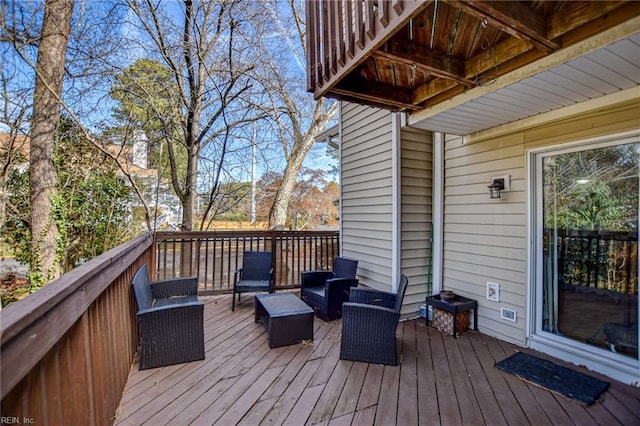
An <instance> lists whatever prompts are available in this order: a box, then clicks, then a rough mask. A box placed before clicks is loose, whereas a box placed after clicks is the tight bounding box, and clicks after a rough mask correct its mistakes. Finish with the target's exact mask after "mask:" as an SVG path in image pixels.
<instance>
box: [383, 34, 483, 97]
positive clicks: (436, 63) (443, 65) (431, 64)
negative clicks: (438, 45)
mask: <svg viewBox="0 0 640 426" xmlns="http://www.w3.org/2000/svg"><path fill="white" fill-rule="evenodd" d="M374 55H376V56H382V57H385V58H387V59H390V60H392V61H397V62H402V63H404V64H406V65H409V66H412V65H414V64H415V65H416V67H418V68H421V69H422V70H424V71H426V72H428V73H430V74H433V75H435V76H437V77H442V78H447V79H449V80H454V81H457V82H458V83H461V84H465V85H468V86H475V82H474V81H473V80H471V79H468V78H466V77H465V66H464V63H463V62H462V61H461V60H460V59H457V58H452V57H448V56H446V55H444V54H441V53H439V52H434V51H433V50H430V49H428V48H427V47H425V46H417V45H415V44H414V43H412V42H409V41H407V42H398V41H391V42H389V43H387V44H386V46H385V47H384V48H383V49H380V50H377V51H376V52H375V53H374Z"/></svg>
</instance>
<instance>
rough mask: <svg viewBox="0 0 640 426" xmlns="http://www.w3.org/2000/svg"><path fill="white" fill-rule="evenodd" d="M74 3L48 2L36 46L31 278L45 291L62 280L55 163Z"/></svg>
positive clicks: (31, 153)
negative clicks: (55, 207)
mask: <svg viewBox="0 0 640 426" xmlns="http://www.w3.org/2000/svg"><path fill="white" fill-rule="evenodd" d="M72 12H73V0H49V1H47V2H46V4H45V10H44V19H43V22H42V34H41V39H40V44H39V46H38V62H37V65H36V84H35V90H34V95H33V98H34V100H33V117H32V122H31V150H30V166H29V167H30V175H29V185H30V197H31V276H32V279H34V280H35V281H36V282H33V281H32V286H34V285H36V286H37V285H44V284H46V283H47V282H49V281H50V280H52V279H55V278H57V277H58V276H59V274H60V270H59V264H58V263H57V262H56V251H57V237H58V229H57V226H56V222H55V218H54V215H53V211H52V203H53V202H54V201H55V198H56V195H57V191H56V168H55V165H54V163H53V147H54V143H53V141H54V131H55V128H56V125H57V123H58V119H59V118H60V96H61V93H62V80H63V75H64V65H65V57H66V52H67V42H68V36H69V31H70V25H71V15H72Z"/></svg>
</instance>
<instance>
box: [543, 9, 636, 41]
mask: <svg viewBox="0 0 640 426" xmlns="http://www.w3.org/2000/svg"><path fill="white" fill-rule="evenodd" d="M624 4H625V2H621V1H587V2H567V3H566V4H565V5H564V7H563V8H562V9H560V11H559V12H557V13H555V14H554V15H552V16H551V17H550V18H549V19H548V22H547V36H548V37H549V38H551V39H554V38H556V37H559V36H561V35H563V34H566V33H568V32H569V31H571V30H573V29H575V28H578V27H579V26H581V25H584V24H587V23H590V22H591V21H594V20H596V19H599V18H600V17H602V16H604V15H606V14H608V13H609V12H611V11H613V10H614V9H617V8H618V7H620V6H623V5H624ZM631 16H633V15H630V16H629V17H631Z"/></svg>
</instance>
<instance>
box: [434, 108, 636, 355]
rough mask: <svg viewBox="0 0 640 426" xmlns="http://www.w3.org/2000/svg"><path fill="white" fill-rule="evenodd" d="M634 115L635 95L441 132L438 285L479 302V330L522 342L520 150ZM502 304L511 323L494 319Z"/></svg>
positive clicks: (616, 126) (618, 125)
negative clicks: (465, 133) (503, 126)
mask: <svg viewBox="0 0 640 426" xmlns="http://www.w3.org/2000/svg"><path fill="white" fill-rule="evenodd" d="M638 117H640V100H638V99H636V100H634V101H631V102H625V103H622V104H613V105H609V106H606V107H603V108H599V109H598V110H594V111H583V112H581V113H579V114H577V115H573V116H571V117H565V118H561V119H555V120H551V121H547V122H544V121H538V122H536V123H535V124H531V123H530V122H528V124H529V125H528V126H527V127H526V128H525V127H521V128H519V129H518V128H517V127H518V126H512V125H511V126H509V129H510V130H509V132H508V133H504V134H499V133H497V132H495V131H492V133H491V134H492V136H490V137H488V138H483V137H482V134H480V135H477V136H474V137H473V138H465V139H463V138H462V137H458V136H451V135H447V136H446V138H445V148H444V149H445V153H444V156H445V166H444V167H445V180H444V182H445V190H444V245H443V259H444V260H443V288H445V289H452V290H454V291H456V293H459V294H461V295H464V296H467V297H471V298H473V299H476V300H478V304H479V308H478V328H479V330H480V331H481V332H483V333H485V334H489V335H493V336H496V337H498V338H500V339H503V340H506V341H509V342H513V343H516V344H520V345H525V344H526V318H527V294H528V288H527V260H528V258H527V256H528V252H527V223H528V222H527V220H528V219H527V218H528V209H529V202H528V194H527V183H528V176H527V173H528V168H527V151H528V150H530V149H535V148H540V147H544V146H551V145H560V144H564V143H570V142H574V141H580V140H582V139H587V138H591V137H597V136H602V135H608V134H614V133H618V132H623V131H627V130H634V129H638V128H639V125H640V119H639V118H638ZM469 139H470V140H469ZM501 175H510V176H511V190H510V191H509V192H505V193H503V194H502V198H500V199H490V198H489V192H488V188H487V186H488V185H489V183H490V182H491V178H492V177H495V176H501ZM487 281H490V282H495V283H499V284H500V302H492V301H488V300H487V299H486V282H487ZM501 307H507V308H511V309H514V310H516V312H517V322H516V323H513V322H510V321H505V320H501V319H500V308H501Z"/></svg>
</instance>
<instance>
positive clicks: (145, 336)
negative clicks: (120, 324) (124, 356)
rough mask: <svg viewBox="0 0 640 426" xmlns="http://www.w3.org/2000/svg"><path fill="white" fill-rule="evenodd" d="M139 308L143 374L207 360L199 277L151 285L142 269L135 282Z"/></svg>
mask: <svg viewBox="0 0 640 426" xmlns="http://www.w3.org/2000/svg"><path fill="white" fill-rule="evenodd" d="M131 285H132V287H133V292H134V295H135V299H136V304H137V306H138V312H137V314H136V315H137V318H138V331H139V334H140V370H144V369H147V368H155V367H162V366H165V365H171V364H180V363H183V362H190V361H197V360H201V359H204V317H203V315H204V304H203V303H202V302H200V301H199V300H198V281H197V278H195V277H190V278H176V279H172V280H164V281H156V282H151V281H150V279H149V271H148V269H147V265H146V264H145V265H142V266H141V267H140V269H138V271H137V272H136V274H135V275H134V277H133V281H132V282H131Z"/></svg>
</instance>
